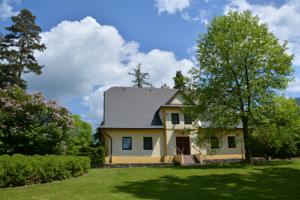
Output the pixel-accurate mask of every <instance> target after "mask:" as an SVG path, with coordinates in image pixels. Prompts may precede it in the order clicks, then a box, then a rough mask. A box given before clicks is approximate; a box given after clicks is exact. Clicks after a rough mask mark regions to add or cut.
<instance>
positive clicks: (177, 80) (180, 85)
mask: <svg viewBox="0 0 300 200" xmlns="http://www.w3.org/2000/svg"><path fill="white" fill-rule="evenodd" d="M173 80H174V89H180V90H184V89H185V88H186V83H187V81H188V79H187V77H185V76H183V75H182V73H181V71H177V72H176V76H175V77H174V78H173Z"/></svg>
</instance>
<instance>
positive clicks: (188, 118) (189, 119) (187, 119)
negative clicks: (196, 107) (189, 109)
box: [184, 114, 192, 124]
mask: <svg viewBox="0 0 300 200" xmlns="http://www.w3.org/2000/svg"><path fill="white" fill-rule="evenodd" d="M184 124H192V116H191V115H189V114H185V115H184Z"/></svg>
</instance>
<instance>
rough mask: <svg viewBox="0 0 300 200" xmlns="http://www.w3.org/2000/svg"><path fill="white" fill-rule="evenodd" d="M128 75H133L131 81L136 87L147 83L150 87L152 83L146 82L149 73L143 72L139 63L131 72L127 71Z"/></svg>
mask: <svg viewBox="0 0 300 200" xmlns="http://www.w3.org/2000/svg"><path fill="white" fill-rule="evenodd" d="M128 74H129V75H132V76H134V78H135V79H134V80H133V81H132V83H134V87H138V88H142V87H144V85H148V86H150V87H152V84H151V83H149V82H147V80H149V77H150V75H149V73H143V72H142V71H141V64H138V65H137V67H136V69H133V72H129V73H128Z"/></svg>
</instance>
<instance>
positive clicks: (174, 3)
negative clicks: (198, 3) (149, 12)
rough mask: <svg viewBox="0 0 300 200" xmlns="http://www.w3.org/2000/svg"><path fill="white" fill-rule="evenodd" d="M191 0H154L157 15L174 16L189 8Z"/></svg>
mask: <svg viewBox="0 0 300 200" xmlns="http://www.w3.org/2000/svg"><path fill="white" fill-rule="evenodd" d="M191 2H192V0H155V7H156V8H157V9H158V13H164V12H166V13H168V14H175V13H176V12H182V11H183V10H184V9H187V8H188V7H190V5H191Z"/></svg>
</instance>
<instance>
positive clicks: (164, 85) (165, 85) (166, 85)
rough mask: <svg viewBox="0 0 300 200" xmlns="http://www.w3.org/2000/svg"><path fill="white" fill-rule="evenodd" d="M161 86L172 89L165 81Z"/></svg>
mask: <svg viewBox="0 0 300 200" xmlns="http://www.w3.org/2000/svg"><path fill="white" fill-rule="evenodd" d="M160 88H162V89H170V86H168V84H166V83H164V84H162V86H161V87H160Z"/></svg>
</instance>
